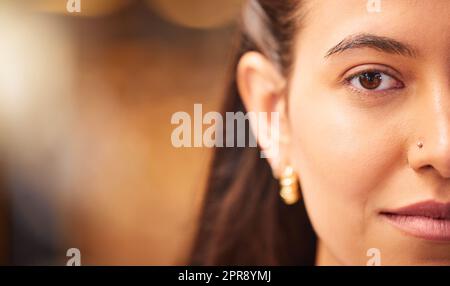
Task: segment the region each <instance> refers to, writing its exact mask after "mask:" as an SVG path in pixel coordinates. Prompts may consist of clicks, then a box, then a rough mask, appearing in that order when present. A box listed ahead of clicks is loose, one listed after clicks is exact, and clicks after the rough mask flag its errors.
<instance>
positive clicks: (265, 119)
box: [237, 52, 289, 177]
mask: <svg viewBox="0 0 450 286" xmlns="http://www.w3.org/2000/svg"><path fill="white" fill-rule="evenodd" d="M237 83H238V88H239V92H240V95H241V98H242V101H243V103H244V106H245V107H246V110H247V112H249V113H254V115H255V116H253V117H251V116H250V126H251V129H252V131H253V134H254V135H255V136H256V139H257V141H258V144H259V146H260V148H261V149H262V151H263V152H264V154H265V157H266V158H267V159H268V161H269V163H270V165H271V167H272V170H273V173H274V176H275V177H279V175H280V174H281V169H282V168H283V167H284V162H285V161H286V158H287V153H288V150H287V149H288V148H287V146H288V143H289V139H288V138H289V128H288V120H287V108H286V107H287V103H286V97H287V94H286V80H285V79H284V77H283V76H282V75H281V73H280V72H279V71H278V69H277V68H276V67H275V65H274V64H273V63H272V62H270V61H269V60H268V59H267V58H266V57H265V56H263V55H262V54H260V53H258V52H248V53H246V54H245V55H244V56H242V58H241V60H240V62H239V65H238V68H237Z"/></svg>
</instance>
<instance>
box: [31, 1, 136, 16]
mask: <svg viewBox="0 0 450 286" xmlns="http://www.w3.org/2000/svg"><path fill="white" fill-rule="evenodd" d="M132 1H133V0H81V13H74V14H72V15H73V16H87V17H98V16H105V15H109V14H111V13H114V12H117V11H118V10H120V9H121V8H123V7H126V5H128V4H130V3H131V2H132ZM25 2H26V5H28V6H29V7H31V8H32V9H35V10H36V11H41V12H48V13H58V14H66V15H70V13H68V12H67V9H66V5H67V0H26V1H25Z"/></svg>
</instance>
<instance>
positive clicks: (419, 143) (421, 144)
mask: <svg viewBox="0 0 450 286" xmlns="http://www.w3.org/2000/svg"><path fill="white" fill-rule="evenodd" d="M417 147H419V149H422V148H423V142H422V141H419V142H417Z"/></svg>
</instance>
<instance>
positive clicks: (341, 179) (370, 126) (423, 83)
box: [238, 0, 450, 265]
mask: <svg viewBox="0 0 450 286" xmlns="http://www.w3.org/2000/svg"><path fill="white" fill-rule="evenodd" d="M305 8H306V9H307V14H306V18H305V19H303V28H302V29H301V30H300V31H298V34H297V36H296V46H295V47H294V56H295V61H294V62H293V71H292V73H291V74H290V76H289V78H288V79H286V78H283V77H282V76H281V75H280V72H279V71H278V70H277V69H276V67H275V65H273V64H272V63H271V62H270V61H269V60H268V59H266V58H265V57H264V56H262V55H261V54H259V53H256V52H251V53H247V54H246V55H244V56H243V57H242V59H241V61H240V64H239V67H238V84H239V88H240V92H241V96H242V99H243V101H244V104H245V105H246V108H247V110H248V111H253V112H266V113H270V112H279V113H280V115H281V127H280V130H279V132H280V133H281V136H280V138H281V139H280V141H279V146H280V148H281V149H280V151H281V152H278V153H277V152H272V153H270V152H271V150H267V152H268V153H269V154H272V155H273V156H271V158H270V159H269V162H270V164H271V166H272V168H273V170H274V174H275V175H276V176H279V175H280V173H281V171H282V169H283V168H284V167H285V166H286V165H288V164H289V165H292V167H293V168H294V169H295V171H296V173H297V174H298V176H299V178H300V184H301V188H302V196H303V200H304V201H305V205H306V209H307V212H308V214H309V217H310V220H311V222H312V224H313V227H314V229H315V231H316V233H317V236H318V249H317V261H316V264H317V265H366V264H367V261H368V260H369V259H370V257H368V256H367V252H368V250H369V249H372V248H376V249H379V250H380V254H381V264H382V265H450V242H446V241H439V242H438V241H433V240H427V239H423V238H417V237H413V236H411V235H409V234H407V233H404V232H402V231H400V230H399V229H398V228H395V227H394V226H393V225H391V224H390V223H389V222H387V221H386V220H385V219H383V217H382V216H381V215H380V212H381V211H383V210H386V209H396V208H400V207H404V206H407V205H411V204H414V203H418V202H422V201H429V200H433V201H436V202H442V203H445V202H450V76H449V75H450V53H449V50H450V21H449V19H450V2H449V1H448V0H394V1H383V0H382V11H381V12H380V13H369V12H368V10H367V7H366V1H362V0H321V1H311V0H309V1H306V7H305ZM343 41H345V43H347V45H346V44H345V43H343ZM340 43H341V45H339V44H340ZM367 87H368V88H367ZM270 123H271V122H270V118H269V119H268V121H267V122H265V124H262V126H266V128H270V126H271V124H270ZM252 124H253V125H255V124H254V123H252ZM269 131H271V132H269ZM264 134H276V132H275V131H274V130H262V132H261V130H260V132H258V140H259V141H260V143H262V145H264V146H270V144H269V145H268V144H267V142H268V141H270V140H271V138H270V135H264ZM419 141H420V142H422V143H423V147H422V148H418V146H417V143H418V142H419Z"/></svg>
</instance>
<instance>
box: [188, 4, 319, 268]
mask: <svg viewBox="0 0 450 286" xmlns="http://www.w3.org/2000/svg"><path fill="white" fill-rule="evenodd" d="M300 2H301V0H249V1H247V2H246V4H245V5H244V9H243V15H242V20H241V24H240V30H239V42H238V43H239V45H238V50H237V52H236V55H235V57H234V59H233V62H232V73H231V74H232V77H231V79H230V82H229V85H228V88H227V92H226V97H225V103H224V106H223V110H222V112H223V114H225V112H240V111H241V112H245V108H244V106H243V103H242V101H241V98H240V96H239V91H238V87H237V83H236V70H237V65H238V63H239V60H240V58H241V57H242V56H243V55H244V54H245V53H247V52H249V51H257V52H260V53H262V54H263V55H265V56H266V57H267V58H268V59H270V60H271V61H272V62H273V64H275V65H276V66H277V68H279V70H280V72H281V73H282V74H283V75H284V76H288V75H289V73H290V68H291V63H292V61H293V52H292V46H293V41H294V37H295V34H296V33H297V31H298V30H299V29H300V21H299V19H301V17H300V13H299V11H301V7H300ZM226 135H227V132H226V130H225V131H224V136H226ZM234 135H235V134H234ZM250 136H252V135H251V134H250ZM235 138H236V136H235ZM247 139H248V138H247ZM314 259H315V235H314V232H313V230H312V227H311V225H310V222H309V219H308V217H307V214H306V210H305V206H304V205H303V203H302V202H300V203H298V204H296V205H293V206H287V205H285V204H284V203H283V202H282V200H281V199H280V197H279V185H278V182H277V180H276V179H274V177H273V175H272V171H271V168H270V166H269V164H268V162H267V161H266V160H265V159H261V158H260V149H259V148H238V147H236V148H218V149H216V150H215V154H214V158H213V162H212V169H211V173H210V177H209V181H208V186H207V192H206V197H205V199H204V207H203V211H202V214H201V218H200V221H199V229H198V233H197V237H196V239H195V242H194V246H193V248H192V254H191V261H190V264H191V265H250V266H251V265H274V266H276V265H312V264H313V263H314Z"/></svg>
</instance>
